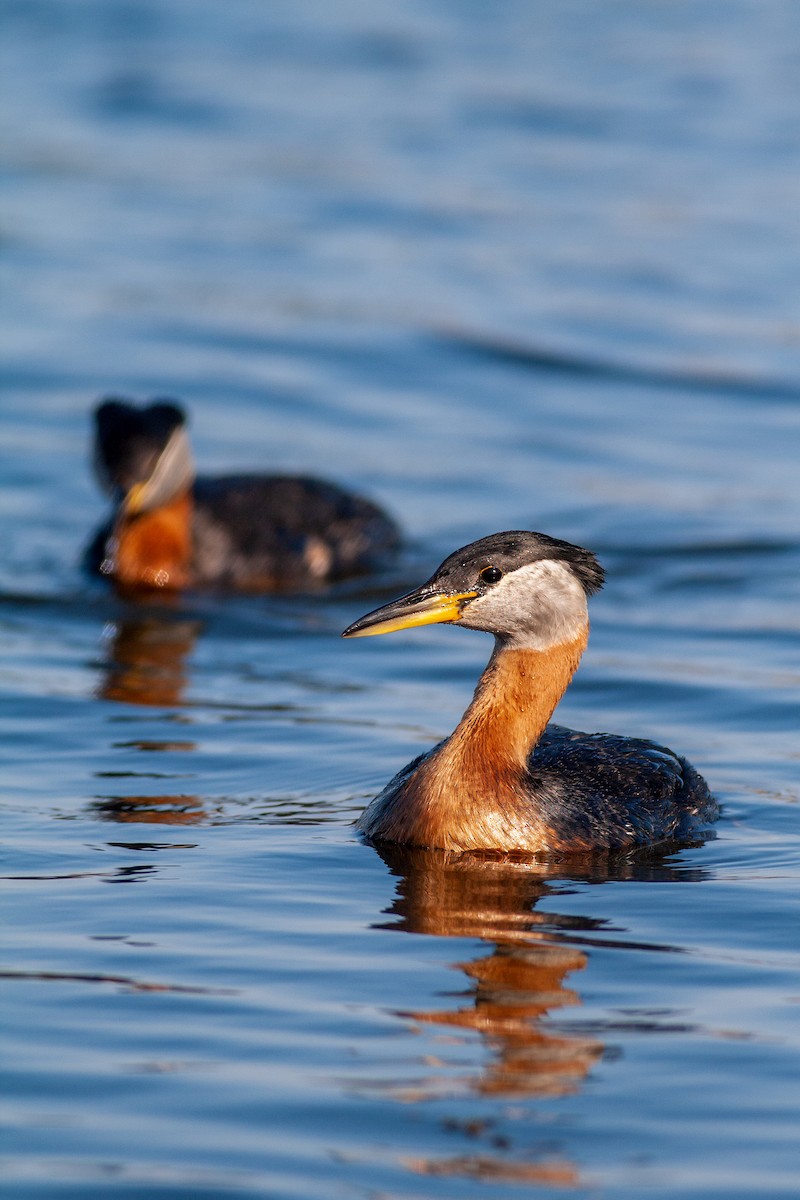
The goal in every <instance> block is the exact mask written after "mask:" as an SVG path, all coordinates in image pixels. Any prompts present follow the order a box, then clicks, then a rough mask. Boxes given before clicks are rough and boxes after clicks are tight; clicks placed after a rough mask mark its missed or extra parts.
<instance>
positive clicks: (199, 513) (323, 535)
mask: <svg viewBox="0 0 800 1200" xmlns="http://www.w3.org/2000/svg"><path fill="white" fill-rule="evenodd" d="M95 423H96V432H95V447H94V465H95V470H96V473H97V475H98V478H99V480H100V482H101V484H102V485H103V486H104V487H105V488H106V489H107V490H108V491H109V492H110V493H111V495H112V497H113V499H114V503H115V509H114V513H113V516H112V518H111V521H110V522H109V523H108V524H107V525H105V526H103V528H101V529H100V530H98V532H97V533H96V535H95V537H94V539H93V541H92V543H91V545H90V547H89V549H88V551H87V554H86V564H87V567H88V569H89V570H90V571H92V572H93V573H95V574H100V575H106V576H108V577H109V578H111V579H112V580H113V581H114V582H115V583H116V584H117V585H118V586H119V587H121V588H123V589H140V588H151V589H152V588H155V589H161V590H167V591H175V590H179V589H182V588H185V587H215V588H226V589H230V590H234V591H247V592H270V591H278V590H298V589H302V588H308V587H312V586H314V585H316V584H319V583H320V582H325V581H327V580H333V579H341V578H343V577H345V576H347V575H353V574H358V573H360V572H362V571H365V570H369V569H371V568H372V567H374V566H376V565H377V564H378V562H379V561H380V560H381V559H382V558H383V557H385V556H386V555H388V554H390V553H391V552H393V551H394V550H395V549H396V548H397V546H398V544H399V540H400V538H399V532H398V529H397V526H396V525H395V524H394V522H393V521H392V520H391V519H390V518H389V517H388V516H386V514H385V513H384V512H382V511H381V509H379V508H378V506H377V505H376V504H373V503H372V502H371V501H369V500H365V499H364V498H363V497H362V496H358V495H354V494H353V493H352V492H347V491H345V490H344V489H343V488H340V487H337V486H336V484H333V483H327V482H325V481H323V480H320V479H311V478H306V477H302V476H295V475H227V476H222V477H218V478H208V477H203V476H200V477H195V472H194V463H193V461H192V453H191V449H190V446H189V438H188V435H187V432H186V414H185V413H184V411H183V409H182V408H180V406H179V405H177V404H175V403H173V402H172V401H165V400H161V401H155V402H153V403H152V404H149V405H146V406H143V407H141V408H139V407H137V406H135V405H133V404H129V403H127V402H126V401H123V400H118V399H107V400H105V401H103V403H101V404H100V405H99V406H98V407H97V410H96V412H95Z"/></svg>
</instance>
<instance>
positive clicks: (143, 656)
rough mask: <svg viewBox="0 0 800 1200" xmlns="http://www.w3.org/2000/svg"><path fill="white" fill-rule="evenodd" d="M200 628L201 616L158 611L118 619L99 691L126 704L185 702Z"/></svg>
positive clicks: (104, 696) (112, 628)
mask: <svg viewBox="0 0 800 1200" xmlns="http://www.w3.org/2000/svg"><path fill="white" fill-rule="evenodd" d="M200 628H201V624H200V622H199V621H188V620H179V619H175V618H173V617H172V616H162V615H157V614H148V615H147V616H139V615H137V616H135V617H125V618H123V619H122V620H120V621H118V622H116V623H115V624H114V625H113V626H111V629H110V636H109V637H108V643H109V644H108V650H107V660H106V663H105V674H104V678H103V681H102V683H101V685H100V688H99V689H98V694H99V695H100V696H101V697H102V698H103V699H104V700H119V701H121V702H122V703H124V704H146V705H157V706H162V705H174V704H180V703H181V700H182V698H183V691H184V688H185V686H186V680H187V667H186V660H187V659H188V657H189V655H190V654H191V652H192V650H193V649H194V644H195V641H196V639H197V635H198V633H199V632H200Z"/></svg>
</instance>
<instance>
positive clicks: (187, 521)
mask: <svg viewBox="0 0 800 1200" xmlns="http://www.w3.org/2000/svg"><path fill="white" fill-rule="evenodd" d="M114 534H115V538H116V543H117V545H116V559H115V566H114V579H115V580H116V582H117V583H118V584H119V586H120V587H123V588H158V589H164V590H169V591H175V590H177V589H179V588H183V587H186V586H187V585H188V583H189V581H190V565H191V556H192V498H191V495H190V493H189V492H184V493H183V494H182V495H180V496H178V497H176V498H175V499H174V500H171V501H170V502H169V503H168V504H164V505H162V506H161V508H157V509H154V510H153V511H152V512H146V513H141V514H139V515H138V516H133V517H125V516H123V517H120V519H119V521H118V522H117V526H116V529H115V531H114Z"/></svg>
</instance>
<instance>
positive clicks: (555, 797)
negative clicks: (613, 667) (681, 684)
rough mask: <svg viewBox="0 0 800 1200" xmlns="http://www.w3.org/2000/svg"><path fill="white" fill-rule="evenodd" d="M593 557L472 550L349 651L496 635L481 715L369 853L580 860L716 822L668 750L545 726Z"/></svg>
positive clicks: (394, 806) (695, 782) (401, 780)
mask: <svg viewBox="0 0 800 1200" xmlns="http://www.w3.org/2000/svg"><path fill="white" fill-rule="evenodd" d="M603 580H604V572H603V569H602V567H601V566H600V564H599V562H598V561H597V559H596V558H595V556H594V555H593V554H592V553H590V551H588V550H584V549H582V548H581V547H580V546H573V545H571V544H570V543H569V542H563V541H560V540H558V539H557V538H552V537H548V536H547V535H546V534H543V533H531V532H528V531H527V530H514V531H512V532H508V533H495V534H492V535H491V536H489V537H485V538H481V539H480V540H479V541H477V542H472V543H471V544H470V545H468V546H464V547H463V549H461V550H457V551H456V552H455V553H454V554H451V555H450V557H449V558H446V559H445V561H444V562H443V563H442V565H441V566H440V567H439V568H438V570H436V571H435V572H434V574H433V575H432V576H431V578H430V579H429V580H428V581H427V582H426V583H423V584H422V586H421V587H418V588H416V589H415V590H414V591H412V592H409V593H408V594H407V595H405V596H402V597H401V598H400V599H399V600H395V601H393V602H392V603H390V604H386V605H384V606H383V607H382V608H378V609H375V610H374V611H373V612H370V613H367V615H366V616H363V617H361V618H360V619H359V620H358V621H355V622H354V623H353V624H352V625H350V626H349V627H348V628H347V629H346V630H345V631H344V634H343V636H344V637H365V636H369V635H372V634H380V633H393V632H395V631H396V630H400V629H408V628H411V627H412V626H415V625H430V624H434V623H436V622H440V621H444V622H448V623H451V624H455V625H463V626H465V627H467V628H468V629H478V630H484V631H485V632H487V633H492V634H494V637H495V647H494V652H493V654H492V656H491V659H490V660H489V664H488V666H487V667H486V669H485V671H484V673H483V675H482V676H481V679H480V682H479V683H478V686H477V689H476V691H475V695H474V698H473V700H472V703H471V704H470V705H469V707H468V708H467V710H466V712H465V713H464V716H463V717H462V719H461V721H460V722H459V724H458V726H457V727H456V729H455V730H454V732H453V733H452V734H451V735H450V737H448V738H446V739H445V740H444V741H443V742H440V743H439V745H438V746H435V747H434V748H433V749H432V750H430V751H428V752H427V753H426V754H422V755H420V757H419V758H416V759H414V761H413V762H411V763H409V764H408V766H406V767H405V768H404V769H403V770H401V771H400V772H399V774H397V775H396V776H395V777H394V779H392V780H391V782H390V783H389V784H387V786H386V787H385V788H384V790H383V791H382V792H381V794H380V795H379V796H377V797H376V798H375V799H374V800H373V801H372V803H371V804H370V805H369V807H368V808H367V809H366V811H365V812H364V814H363V816H362V817H361V819H360V821H359V823H358V828H359V829H360V831H361V832H362V833H363V834H364V835H365V836H366V837H367V838H369V839H370V840H371V841H375V842H396V843H401V844H405V845H412V846H429V847H438V848H440V849H445V850H452V851H473V850H494V851H503V852H513V851H520V852H523V853H527V854H538V853H548V854H552V853H555V854H584V853H587V852H591V851H596V850H606V851H609V850H611V851H613V850H624V849H628V848H632V847H635V846H642V845H650V844H655V843H659V842H675V841H679V840H681V839H685V838H686V837H688V836H689V835H690V834H691V833H692V831H693V830H696V829H697V828H698V827H699V826H700V825H702V824H703V823H704V822H707V821H711V820H713V819H714V818H715V817H716V816H717V805H716V803H715V801H714V800H713V799H712V797H711V795H710V794H709V791H708V787H707V785H706V783H705V781H704V780H703V779H702V778H701V776H700V775H699V774H698V773H697V771H695V770H694V768H693V767H692V766H690V765H689V763H688V762H686V760H685V759H682V758H679V757H678V756H677V755H676V754H673V752H672V751H671V750H668V749H666V747H664V746H658V745H656V744H654V743H653V742H650V741H644V740H641V739H639V738H628V737H619V736H616V735H613V734H607V733H595V734H589V733H578V732H576V731H574V730H571V729H566V728H564V727H563V726H559V725H550V724H548V722H549V720H550V717H551V716H552V714H553V711H554V710H555V707H556V705H557V704H558V702H559V700H560V699H561V697H562V695H563V693H564V692H565V690H566V688H567V685H568V684H569V682H570V680H571V678H572V676H573V674H574V672H575V670H576V668H577V666H578V662H579V661H580V658H581V655H582V654H583V651H584V649H585V648H586V643H587V639H588V635H589V617H588V609H587V598H588V597H589V596H591V595H592V593H593V592H596V591H597V590H598V589H599V588H600V587H602V584H603Z"/></svg>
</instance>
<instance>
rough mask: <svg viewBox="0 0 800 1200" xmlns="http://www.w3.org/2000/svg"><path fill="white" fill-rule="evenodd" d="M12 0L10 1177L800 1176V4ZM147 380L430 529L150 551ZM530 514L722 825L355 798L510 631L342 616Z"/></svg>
mask: <svg viewBox="0 0 800 1200" xmlns="http://www.w3.org/2000/svg"><path fill="white" fill-rule="evenodd" d="M5 11H6V35H5V37H4V39H3V46H4V48H3V76H4V84H5V92H6V95H7V97H10V98H11V100H12V101H13V108H14V110H15V115H14V116H13V118H12V119H9V120H8V121H7V124H6V125H5V133H4V153H3V161H4V177H3V183H2V193H1V197H2V205H3V209H2V212H3V217H2V228H1V229H0V233H1V234H2V249H3V254H4V261H5V269H6V278H7V285H6V287H5V288H4V293H5V314H4V326H5V330H6V339H5V340H6V345H7V350H8V353H7V356H6V357H7V370H6V380H7V387H6V390H5V393H4V399H3V401H2V410H1V411H0V419H1V420H2V424H1V425H0V456H1V459H0V479H2V491H0V505H1V506H2V513H3V522H2V528H1V529H0V687H1V688H2V693H1V694H0V737H2V763H3V771H2V793H1V796H2V808H3V834H4V840H5V854H4V865H3V868H2V873H3V876H4V880H3V888H4V898H3V913H4V917H5V925H6V929H5V949H4V952H3V967H2V972H3V979H2V983H3V994H4V1013H3V1030H2V1038H3V1063H4V1071H5V1080H4V1085H3V1089H2V1102H1V1103H2V1118H3V1122H4V1130H5V1132H4V1138H3V1151H2V1154H3V1161H2V1172H1V1174H2V1179H3V1184H2V1186H3V1187H4V1188H5V1194H7V1195H9V1196H14V1197H26V1198H28V1197H31V1198H32V1197H51V1196H52V1197H56V1196H57V1197H59V1200H60V1198H62V1197H64V1198H66V1197H84V1196H95V1195H96V1196H108V1195H114V1196H116V1195H120V1196H122V1195H142V1196H147V1197H153V1198H159V1197H169V1198H170V1200H171V1198H173V1197H177V1196H179V1195H186V1196H192V1197H199V1198H200V1200H204V1198H206V1197H207V1198H211V1197H213V1198H217V1197H220V1198H221V1197H228V1196H230V1197H232V1198H234V1197H243V1196H253V1197H269V1198H270V1200H272V1198H276V1200H283V1198H284V1197H285V1198H290V1197H303V1198H309V1200H311V1198H319V1200H330V1198H333V1197H340V1196H341V1197H362V1198H364V1200H367V1198H370V1200H372V1198H375V1197H391V1198H393V1200H394V1198H397V1200H400V1198H403V1200H405V1198H412V1197H413V1198H415V1200H427V1198H435V1200H439V1197H442V1198H448V1197H452V1198H453V1200H462V1198H466V1197H473V1196H474V1197H487V1198H490V1200H496V1198H499V1197H502V1196H506V1195H508V1196H515V1195H520V1194H525V1193H526V1192H528V1193H533V1194H536V1195H542V1196H547V1195H550V1194H554V1195H555V1194H559V1195H561V1194H565V1193H566V1194H574V1195H576V1196H586V1197H598V1196H602V1197H609V1198H611V1197H614V1198H616V1197H632V1198H638V1197H641V1196H643V1195H647V1196H654V1197H659V1198H662V1197H673V1196H674V1197H678V1196H680V1197H694V1196H698V1197H699V1196H702V1197H719V1198H723V1197H724V1198H726V1200H727V1198H730V1197H778V1196H786V1197H789V1196H791V1197H794V1196H796V1195H797V1194H798V1191H800V1150H798V1137H797V1131H798V1122H799V1121H800V1084H799V1083H798V1080H799V1079H800V1035H798V1019H799V1018H800V937H799V935H798V929H800V911H799V909H800V904H799V903H798V896H800V809H798V799H799V798H800V791H799V790H798V765H799V763H800V750H798V737H797V729H798V699H797V698H798V683H800V656H799V655H798V649H797V646H798V632H800V618H798V612H799V611H800V608H799V607H798V600H799V599H800V586H799V585H798V578H800V534H799V533H798V529H799V528H800V483H799V482H798V474H799V472H798V462H799V461H800V438H799V437H798V407H799V406H800V363H798V354H797V351H798V340H799V339H800V324H798V307H797V297H798V288H797V251H798V245H797V213H798V211H800V195H798V193H799V192H800V187H799V186H798V179H800V173H799V172H798V166H799V165H800V164H799V162H798V149H799V148H800V92H798V90H797V87H796V80H797V71H798V66H799V65H800V64H799V63H798V46H800V12H798V9H797V7H796V6H794V5H792V4H790V3H788V2H787V3H779V2H778V0H766V2H763V0H759V2H756V0H752V2H750V3H748V2H742V3H738V4H733V5H731V4H729V3H725V4H722V3H719V4H717V3H713V2H709V3H707V4H700V5H683V4H674V5H673V4H663V5H641V4H633V3H631V4H627V3H621V4H616V5H596V4H587V3H580V2H576V3H567V4H559V3H555V2H553V3H540V4H536V5H531V4H526V3H522V2H520V3H513V2H509V3H507V4H506V3H504V4H501V5H488V6H481V5H475V4H465V3H459V2H456V0H451V2H449V3H447V2H444V0H442V2H441V3H433V0H429V2H422V0H421V2H420V3H414V4H401V3H399V2H388V0H385V2H382V3H381V2H377V3H375V2H373V3H370V4H366V3H357V2H355V0H344V2H340V3H336V4H335V5H328V4H324V3H321V2H320V3H313V2H311V0H304V2H301V3H297V2H293V3H291V4H269V5H266V4H263V5H262V4H251V3H246V2H245V0H233V2H232V3H226V4H224V5H221V4H212V3H210V2H206V0H191V2H190V0H170V2H169V3H158V4H157V3H152V4H148V3H139V2H129V3H125V4H116V3H111V0H94V2H81V0H62V2H60V3H59V2H55V0H40V2H32V3H18V4H13V3H12V4H9V5H7V6H6V10H5ZM9 285H10V286H9ZM110 390H116V391H120V392H122V393H129V394H132V395H134V396H138V397H145V396H148V395H152V394H161V395H165V394H168V395H176V396H180V397H182V398H183V399H184V400H186V401H187V402H188V404H189V405H190V406H191V410H192V414H193V439H194V444H195V448H196V452H197V457H198V459H199V461H200V462H201V464H202V465H203V467H204V468H205V469H208V470H215V469H236V468H254V467H255V468H263V469H269V468H271V467H276V466H280V467H281V468H282V469H302V470H309V469H310V470H316V471H319V472H320V473H324V474H326V475H329V476H332V477H334V478H336V479H338V480H340V481H342V482H345V483H348V484H351V485H354V486H357V487H358V488H360V489H361V490H364V491H366V492H367V493H369V494H370V495H372V496H374V497H375V498H376V499H378V500H380V501H381V502H382V503H384V504H385V505H386V506H387V507H388V508H390V510H391V511H392V512H393V513H394V514H395V515H396V516H397V517H398V518H399V519H400V521H401V522H402V524H403V526H404V528H405V529H406V530H407V533H408V545H407V548H406V551H405V553H404V556H403V558H402V560H401V562H400V563H399V564H398V565H397V567H396V568H394V569H393V570H392V571H391V572H390V573H389V574H387V575H386V576H384V577H382V578H381V579H378V580H372V581H366V582H365V581H359V582H357V583H354V584H348V585H342V586H340V587H339V588H337V589H336V590H334V591H333V592H331V593H328V594H325V593H323V594H320V595H316V596H313V597H306V598H302V597H301V598H295V597H289V596H284V597H279V598H272V599H246V600H242V599H238V600H233V601H230V602H225V601H223V600H220V599H217V598H213V597H205V598H204V597H187V598H186V599H185V600H183V601H182V602H180V603H177V604H175V605H172V606H169V605H165V604H153V605H146V604H142V605H139V606H135V605H131V604H124V603H122V602H121V601H118V600H116V599H114V597H113V596H111V595H109V594H108V593H107V592H105V591H104V589H103V588H101V587H99V586H96V585H93V584H89V583H88V582H87V581H85V580H83V579H82V578H81V576H80V574H79V571H78V567H77V564H78V561H79V558H80V553H81V549H82V546H83V544H84V543H85V541H86V539H87V538H88V536H89V533H90V530H91V529H92V527H93V526H94V525H95V524H96V523H97V522H98V521H99V520H100V519H101V516H102V514H103V507H102V502H101V500H100V498H99V495H98V493H97V492H96V489H95V487H94V485H93V483H92V480H91V478H90V473H89V469H88V454H87V441H88V412H89V409H90V406H91V404H92V403H93V401H94V399H95V398H96V396H97V395H98V394H100V393H102V392H106V391H110ZM515 527H527V528H534V529H542V530H544V531H546V532H548V533H551V534H555V535H557V536H561V537H565V538H568V539H570V540H572V541H575V542H578V543H580V544H584V545H588V546H590V547H591V548H592V549H593V550H595V551H596V552H597V553H598V554H599V555H600V557H601V558H602V560H603V562H604V564H605V566H606V568H607V570H608V577H609V578H608V584H607V587H606V589H605V590H604V592H603V593H601V594H600V596H598V597H597V598H596V599H595V600H593V601H592V615H593V631H592V641H591V644H590V649H589V652H588V654H587V656H586V659H585V661H584V664H583V666H582V668H581V671H580V672H579V674H578V677H577V679H576V681H575V683H574V685H573V687H572V688H571V690H570V692H569V694H568V696H567V697H566V699H565V700H564V701H563V703H562V705H561V707H560V710H559V717H560V719H561V720H562V721H564V722H565V723H569V724H573V725H575V726H577V727H579V728H589V729H597V728H603V729H609V730H613V731H617V732H625V733H630V734H637V735H645V736H654V737H656V738H657V739H659V740H661V741H664V742H666V743H668V744H670V745H673V746H674V747H675V748H677V749H680V750H681V751H682V752H683V753H685V754H686V755H687V756H688V757H690V758H691V759H692V761H693V762H695V763H696V765H697V766H698V767H699V768H700V769H701V770H702V772H703V773H704V774H705V775H706V777H707V778H708V780H709V781H710V783H711V785H712V787H713V789H714V791H715V793H716V794H717V795H718V797H719V799H720V800H721V802H722V804H723V818H722V820H721V822H720V823H719V825H718V827H717V830H716V837H715V839H714V840H711V841H709V842H707V843H706V844H705V845H699V846H696V847H693V848H687V849H685V850H683V851H682V852H681V853H679V854H676V855H674V856H672V857H670V858H669V859H667V860H663V859H657V858H656V859H653V860H650V861H648V860H642V861H638V862H637V861H631V862H623V863H617V864H615V865H614V866H613V867H612V868H611V869H610V870H603V869H602V868H601V867H597V868H596V869H595V870H594V871H593V872H588V871H587V870H583V871H581V870H578V869H574V870H570V868H569V866H565V865H564V864H561V865H558V864H555V865H551V866H550V867H547V866H546V865H545V864H539V865H538V866H537V867H536V868H533V867H532V866H531V865H530V864H528V865H527V866H526V865H525V864H509V863H505V864H504V863H499V862H486V863H476V862H462V863H447V862H444V861H443V860H442V859H441V857H440V856H437V855H436V854H435V853H423V852H416V853H405V854H401V853H397V854H394V855H387V856H386V858H385V859H384V858H382V857H381V856H379V854H378V853H377V852H376V851H375V850H374V849H372V848H370V847H367V846H364V845H362V844H361V843H360V842H358V841H357V840H356V839H355V837H354V835H353V831H352V821H353V819H354V818H355V816H356V815H357V814H358V813H359V812H360V810H361V808H362V807H363V805H364V804H365V802H366V801H367V800H368V799H369V798H370V797H371V796H372V795H373V794H374V793H375V791H376V790H377V789H379V788H380V786H381V785H382V784H383V783H384V782H385V781H386V779H387V778H388V777H389V776H390V775H391V774H392V773H393V772H394V771H395V770H396V769H397V768H398V767H399V766H400V765H402V763H403V762H405V761H406V760H407V759H408V758H410V757H411V756H412V755H413V754H415V753H418V752H419V751H420V750H421V749H424V748H425V747H427V746H429V745H430V744H432V742H433V741H434V740H436V739H437V738H439V737H441V736H442V735H443V734H445V733H446V732H447V731H448V730H449V729H450V728H452V725H453V723H454V722H455V721H456V720H457V719H458V716H459V715H460V713H461V711H462V709H463V707H464V706H465V704H466V703H467V700H468V698H469V695H470V693H471V688H472V686H473V684H474V680H475V678H476V676H477V674H478V672H479V670H480V668H481V666H482V663H483V661H484V660H485V658H486V657H487V655H488V652H489V642H488V639H486V638H481V637H479V636H478V635H475V634H470V633H468V632H466V631H460V630H455V629H448V628H444V627H433V628H430V629H423V630H419V631H416V632H415V633H411V634H407V635H398V636H396V637H393V638H386V639H375V640H370V641H364V642H356V643H352V644H350V643H344V642H341V641H340V640H339V638H338V633H339V631H340V630H341V629H342V628H343V627H344V626H345V625H346V624H347V623H348V622H349V621H351V620H352V619H354V618H355V617H356V616H358V615H360V614H361V613H362V612H364V611H366V610H367V609H368V608H370V607H373V606H374V605H375V604H376V603H377V602H379V600H380V598H382V597H388V596H390V595H392V594H394V593H396V592H397V591H398V590H400V589H402V588H404V587H406V586H410V585H411V584H412V583H413V582H415V581H419V580H420V579H421V578H423V577H424V576H425V575H427V574H428V573H429V571H430V570H431V569H432V568H433V567H434V566H435V565H436V564H437V563H438V562H439V561H440V559H441V558H442V557H444V556H445V555H446V554H447V553H448V552H449V551H450V550H452V549H454V548H455V547H456V546H457V545H460V544H462V543H463V542H465V541H468V540H471V539H472V538H474V537H478V536H481V535H483V534H485V533H489V532H492V531H494V530H497V529H501V528H515Z"/></svg>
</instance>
